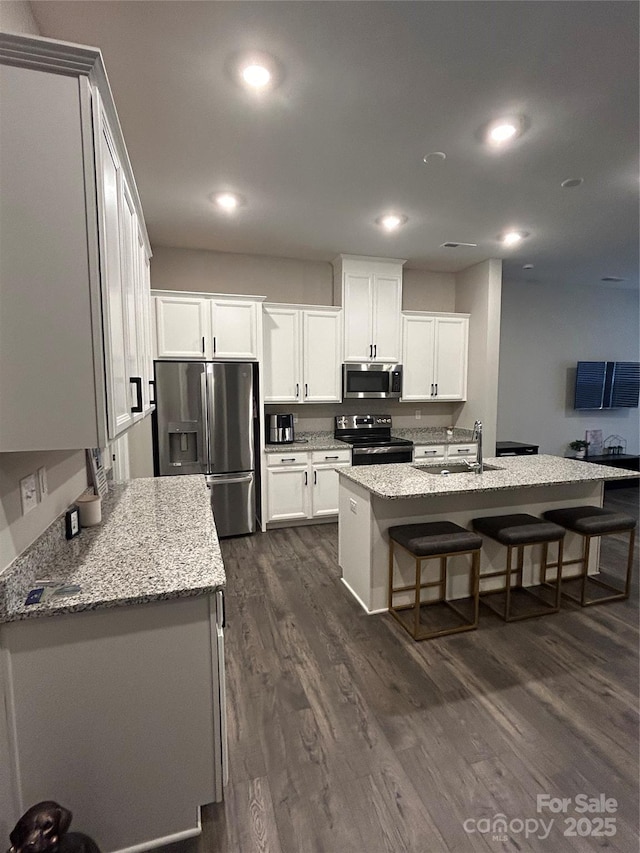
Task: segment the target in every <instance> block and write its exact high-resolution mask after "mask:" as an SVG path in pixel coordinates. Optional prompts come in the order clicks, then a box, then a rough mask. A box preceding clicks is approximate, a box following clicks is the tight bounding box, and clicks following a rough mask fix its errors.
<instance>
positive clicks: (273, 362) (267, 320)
mask: <svg viewBox="0 0 640 853" xmlns="http://www.w3.org/2000/svg"><path fill="white" fill-rule="evenodd" d="M263 322H264V363H263V366H262V370H263V377H264V399H265V401H267V402H271V403H299V402H300V400H301V396H300V391H301V388H300V386H301V384H302V377H301V375H300V325H301V316H300V311H299V310H298V309H297V308H275V307H271V306H270V307H268V308H267V307H265V309H264V313H263Z"/></svg>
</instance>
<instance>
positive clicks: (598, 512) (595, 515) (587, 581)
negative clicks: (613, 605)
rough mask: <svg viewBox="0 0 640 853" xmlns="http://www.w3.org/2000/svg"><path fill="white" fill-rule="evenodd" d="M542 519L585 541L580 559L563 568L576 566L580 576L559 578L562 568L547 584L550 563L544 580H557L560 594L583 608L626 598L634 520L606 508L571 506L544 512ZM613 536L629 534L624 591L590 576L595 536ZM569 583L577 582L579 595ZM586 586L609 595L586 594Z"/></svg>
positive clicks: (544, 572) (629, 577)
mask: <svg viewBox="0 0 640 853" xmlns="http://www.w3.org/2000/svg"><path fill="white" fill-rule="evenodd" d="M544 517H545V518H546V519H548V520H549V521H552V522H554V523H555V524H560V525H562V527H564V528H565V529H566V530H570V531H571V532H572V533H576V534H578V535H579V536H582V537H583V539H584V543H583V548H582V556H581V557H578V558H577V559H575V560H565V561H564V562H563V569H564V568H566V567H567V566H573V565H579V566H580V573H579V574H578V575H574V576H573V577H571V578H567V577H566V576H563V575H562V569H558V571H557V572H556V578H555V579H554V580H552V581H551V582H549V581H547V578H546V573H547V570H548V569H552V568H556V569H557V564H556V563H550V564H548V565H547V564H546V563H545V565H544V566H543V580H544V581H545V582H547V583H548V584H549V585H553V586H555V585H556V582H557V579H558V578H560V580H561V581H562V582H563V584H564V586H563V589H562V595H564V596H565V597H566V598H570V599H571V600H572V601H575V602H577V603H578V604H580V605H582V607H590V606H591V605H593V604H604V603H605V602H607V601H621V600H622V599H625V598H628V597H629V591H630V589H631V570H632V567H633V546H634V544H635V535H636V520H635V518H633V517H632V516H630V515H627V514H626V513H624V512H614V511H612V510H609V509H603V508H602V507H599V506H574V507H565V508H564V509H552V510H549V511H548V512H545V513H544ZM612 533H628V534H629V551H628V555H627V571H626V576H625V581H624V588H622V589H621V588H620V584H618V585H614V584H611V583H609V582H608V581H604V580H602V578H597V577H594V576H593V575H589V574H588V571H589V556H590V549H591V540H592V539H594V538H595V537H598V536H608V535H610V534H612ZM570 581H579V582H580V594H579V595H574V594H573V593H572V592H571V591H570V590H569V589H567V583H568V582H570ZM588 585H591V589H592V591H593V592H595V590H594V589H593V587H595V588H597V589H598V590H606V591H607V592H610V593H611V595H606V594H605V595H593V594H591V595H589V593H588Z"/></svg>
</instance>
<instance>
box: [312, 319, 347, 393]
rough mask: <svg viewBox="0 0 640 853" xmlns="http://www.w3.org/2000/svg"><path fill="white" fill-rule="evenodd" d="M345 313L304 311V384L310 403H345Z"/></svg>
mask: <svg viewBox="0 0 640 853" xmlns="http://www.w3.org/2000/svg"><path fill="white" fill-rule="evenodd" d="M341 314H342V312H341V311H339V310H332V311H328V310H317V311H314V310H305V311H303V312H302V321H303V341H304V346H303V379H304V382H303V385H304V401H305V402H306V403H327V402H336V403H339V402H340V401H341V400H342V392H341V381H342V379H341V374H340V365H341V363H342V334H341V332H342V330H341V325H340V324H341V319H342V316H341Z"/></svg>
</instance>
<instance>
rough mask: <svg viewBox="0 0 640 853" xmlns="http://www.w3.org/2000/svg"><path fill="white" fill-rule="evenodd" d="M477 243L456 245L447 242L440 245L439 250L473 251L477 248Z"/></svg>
mask: <svg viewBox="0 0 640 853" xmlns="http://www.w3.org/2000/svg"><path fill="white" fill-rule="evenodd" d="M477 246H478V244H477V243H456V242H453V241H449V242H447V243H442V244H441V245H440V248H441V249H475V248H477Z"/></svg>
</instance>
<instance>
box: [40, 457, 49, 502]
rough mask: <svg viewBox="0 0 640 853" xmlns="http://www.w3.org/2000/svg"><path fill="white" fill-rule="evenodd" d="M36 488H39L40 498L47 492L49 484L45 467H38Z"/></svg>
mask: <svg viewBox="0 0 640 853" xmlns="http://www.w3.org/2000/svg"><path fill="white" fill-rule="evenodd" d="M38 489H39V490H40V500H42V499H43V498H44V497H46V496H47V495H48V494H49V486H48V484H47V469H46V468H45V467H44V465H43V466H42V468H38Z"/></svg>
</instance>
